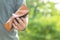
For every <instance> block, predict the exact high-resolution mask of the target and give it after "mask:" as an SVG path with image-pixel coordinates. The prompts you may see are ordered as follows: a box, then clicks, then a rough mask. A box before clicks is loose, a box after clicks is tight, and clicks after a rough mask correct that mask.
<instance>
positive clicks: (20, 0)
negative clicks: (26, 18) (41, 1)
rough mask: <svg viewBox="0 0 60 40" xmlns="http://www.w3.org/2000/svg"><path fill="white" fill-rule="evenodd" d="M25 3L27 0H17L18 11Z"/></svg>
mask: <svg viewBox="0 0 60 40" xmlns="http://www.w3.org/2000/svg"><path fill="white" fill-rule="evenodd" d="M23 4H25V5H26V0H16V11H17V10H18V8H19V7H20V6H21V5H23Z"/></svg>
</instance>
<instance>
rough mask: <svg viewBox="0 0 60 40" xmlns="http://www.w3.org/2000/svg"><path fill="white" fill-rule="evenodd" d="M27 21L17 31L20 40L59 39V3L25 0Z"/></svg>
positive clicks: (44, 0) (46, 0) (43, 0)
mask: <svg viewBox="0 0 60 40" xmlns="http://www.w3.org/2000/svg"><path fill="white" fill-rule="evenodd" d="M27 6H28V8H29V10H30V12H29V22H28V26H27V28H26V30H25V31H19V38H20V40H60V3H59V1H58V2H56V1H53V2H52V0H27Z"/></svg>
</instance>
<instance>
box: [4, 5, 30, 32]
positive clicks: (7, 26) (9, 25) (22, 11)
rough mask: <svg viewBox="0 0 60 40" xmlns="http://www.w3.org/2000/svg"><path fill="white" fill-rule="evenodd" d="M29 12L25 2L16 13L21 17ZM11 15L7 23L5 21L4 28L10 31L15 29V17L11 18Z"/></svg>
mask: <svg viewBox="0 0 60 40" xmlns="http://www.w3.org/2000/svg"><path fill="white" fill-rule="evenodd" d="M28 12H29V10H28V8H27V6H26V5H24V4H23V5H22V6H21V7H20V8H19V9H18V10H17V11H16V12H15V14H16V15H19V18H20V17H24V16H26V15H27V14H28ZM11 17H12V16H11ZM11 17H10V19H9V20H8V21H7V22H6V23H4V28H5V29H6V30H7V31H8V32H10V31H11V30H12V29H13V26H12V23H13V20H14V18H11Z"/></svg>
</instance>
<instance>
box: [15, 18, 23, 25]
mask: <svg viewBox="0 0 60 40" xmlns="http://www.w3.org/2000/svg"><path fill="white" fill-rule="evenodd" d="M16 19H17V20H18V22H19V24H21V25H22V26H23V25H24V23H23V21H22V20H21V19H20V18H16Z"/></svg>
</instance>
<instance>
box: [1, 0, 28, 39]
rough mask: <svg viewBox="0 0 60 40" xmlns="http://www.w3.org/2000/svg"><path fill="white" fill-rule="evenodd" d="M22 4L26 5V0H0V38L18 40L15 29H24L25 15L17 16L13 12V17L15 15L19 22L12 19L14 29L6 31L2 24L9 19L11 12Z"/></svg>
mask: <svg viewBox="0 0 60 40" xmlns="http://www.w3.org/2000/svg"><path fill="white" fill-rule="evenodd" d="M23 4H25V5H26V0H0V40H19V39H18V31H17V30H24V29H25V27H26V24H27V16H25V17H24V18H18V16H17V15H15V14H14V15H13V17H15V18H16V19H17V20H18V22H19V23H20V24H19V23H17V22H16V20H14V23H13V27H14V29H13V30H12V31H11V32H7V31H6V29H5V28H4V26H3V24H4V23H5V22H6V21H7V20H9V18H10V17H11V16H12V14H13V13H15V12H16V11H17V10H18V8H19V7H20V6H21V5H23ZM19 27H21V29H19ZM16 29H17V30H16Z"/></svg>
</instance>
